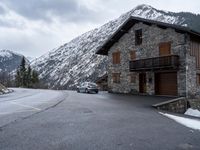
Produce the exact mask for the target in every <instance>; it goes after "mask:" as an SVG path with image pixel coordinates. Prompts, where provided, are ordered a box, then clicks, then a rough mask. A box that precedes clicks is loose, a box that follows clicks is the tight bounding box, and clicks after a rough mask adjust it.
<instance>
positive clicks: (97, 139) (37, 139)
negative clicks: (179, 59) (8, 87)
mask: <svg viewBox="0 0 200 150" xmlns="http://www.w3.org/2000/svg"><path fill="white" fill-rule="evenodd" d="M33 95H34V94H33ZM8 97H9V96H8ZM50 97H52V96H50ZM57 97H59V98H56V97H55V98H53V99H51V100H48V101H47V102H46V103H42V102H41V103H38V104H37V105H35V104H33V103H31V102H28V99H29V98H28V97H27V98H26V99H27V101H25V100H23V101H20V104H22V105H24V102H26V103H25V105H28V106H31V107H36V108H39V109H40V110H38V111H36V112H32V113H31V114H27V112H25V111H24V112H20V114H21V115H18V117H17V119H16V117H15V119H16V120H15V121H11V122H7V124H4V125H3V126H1V128H0V150H185V149H186V150H187V149H195V150H199V149H200V131H196V130H192V129H189V128H187V127H185V126H182V125H180V124H178V123H176V122H174V121H173V120H170V119H168V118H166V117H164V116H162V115H160V114H159V113H158V111H157V110H155V109H153V108H152V107H151V104H153V103H157V102H161V101H163V100H167V99H168V98H161V97H149V96H130V95H129V96H127V95H118V94H108V93H100V94H83V93H76V92H73V91H61V92H60V94H58V95H57ZM48 99H49V98H48ZM54 99H56V101H54ZM4 100H5V99H4ZM0 101H1V97H0ZM16 101H17V99H15V102H16ZM51 101H53V104H52V103H51ZM2 103H5V102H0V105H1V104H2ZM26 109H27V108H26ZM30 109H31V108H30ZM8 112H9V111H8ZM1 113H2V111H1ZM2 114H3V113H2ZM15 114H16V113H15V112H12V113H4V117H6V116H10V117H11V116H14V115H15ZM22 114H26V117H23V115H22ZM11 118H12V117H11ZM2 120H4V118H3V119H2V117H0V121H2Z"/></svg>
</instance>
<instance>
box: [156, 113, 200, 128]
mask: <svg viewBox="0 0 200 150" xmlns="http://www.w3.org/2000/svg"><path fill="white" fill-rule="evenodd" d="M159 113H160V114H161V115H163V116H166V117H167V118H170V119H172V120H174V121H176V122H178V123H180V124H182V125H184V126H186V127H188V128H191V129H195V130H199V131H200V120H197V119H190V118H184V117H179V116H175V115H171V114H167V113H162V112H159Z"/></svg>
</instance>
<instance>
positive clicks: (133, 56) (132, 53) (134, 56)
mask: <svg viewBox="0 0 200 150" xmlns="http://www.w3.org/2000/svg"><path fill="white" fill-rule="evenodd" d="M130 59H131V60H135V59H136V52H135V51H130Z"/></svg>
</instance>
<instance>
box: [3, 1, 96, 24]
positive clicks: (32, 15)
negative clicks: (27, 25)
mask: <svg viewBox="0 0 200 150" xmlns="http://www.w3.org/2000/svg"><path fill="white" fill-rule="evenodd" d="M2 1H3V2H4V4H5V5H6V6H7V7H8V8H10V9H12V10H14V11H15V12H16V13H18V14H20V15H22V16H24V17H26V18H28V19H31V20H43V21H48V22H50V21H52V18H53V17H58V18H60V19H61V20H66V21H72V22H80V21H82V22H83V21H98V20H99V19H97V17H96V16H97V15H98V14H97V13H96V12H94V11H92V10H91V9H89V8H87V7H85V6H83V5H79V4H78V2H77V1H76V0H28V1H27V0H2Z"/></svg>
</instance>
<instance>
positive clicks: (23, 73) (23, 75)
mask: <svg viewBox="0 0 200 150" xmlns="http://www.w3.org/2000/svg"><path fill="white" fill-rule="evenodd" d="M19 71H20V74H19V75H20V86H22V87H26V61H25V58H24V57H23V58H22V62H21V64H20V67H19Z"/></svg>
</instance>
